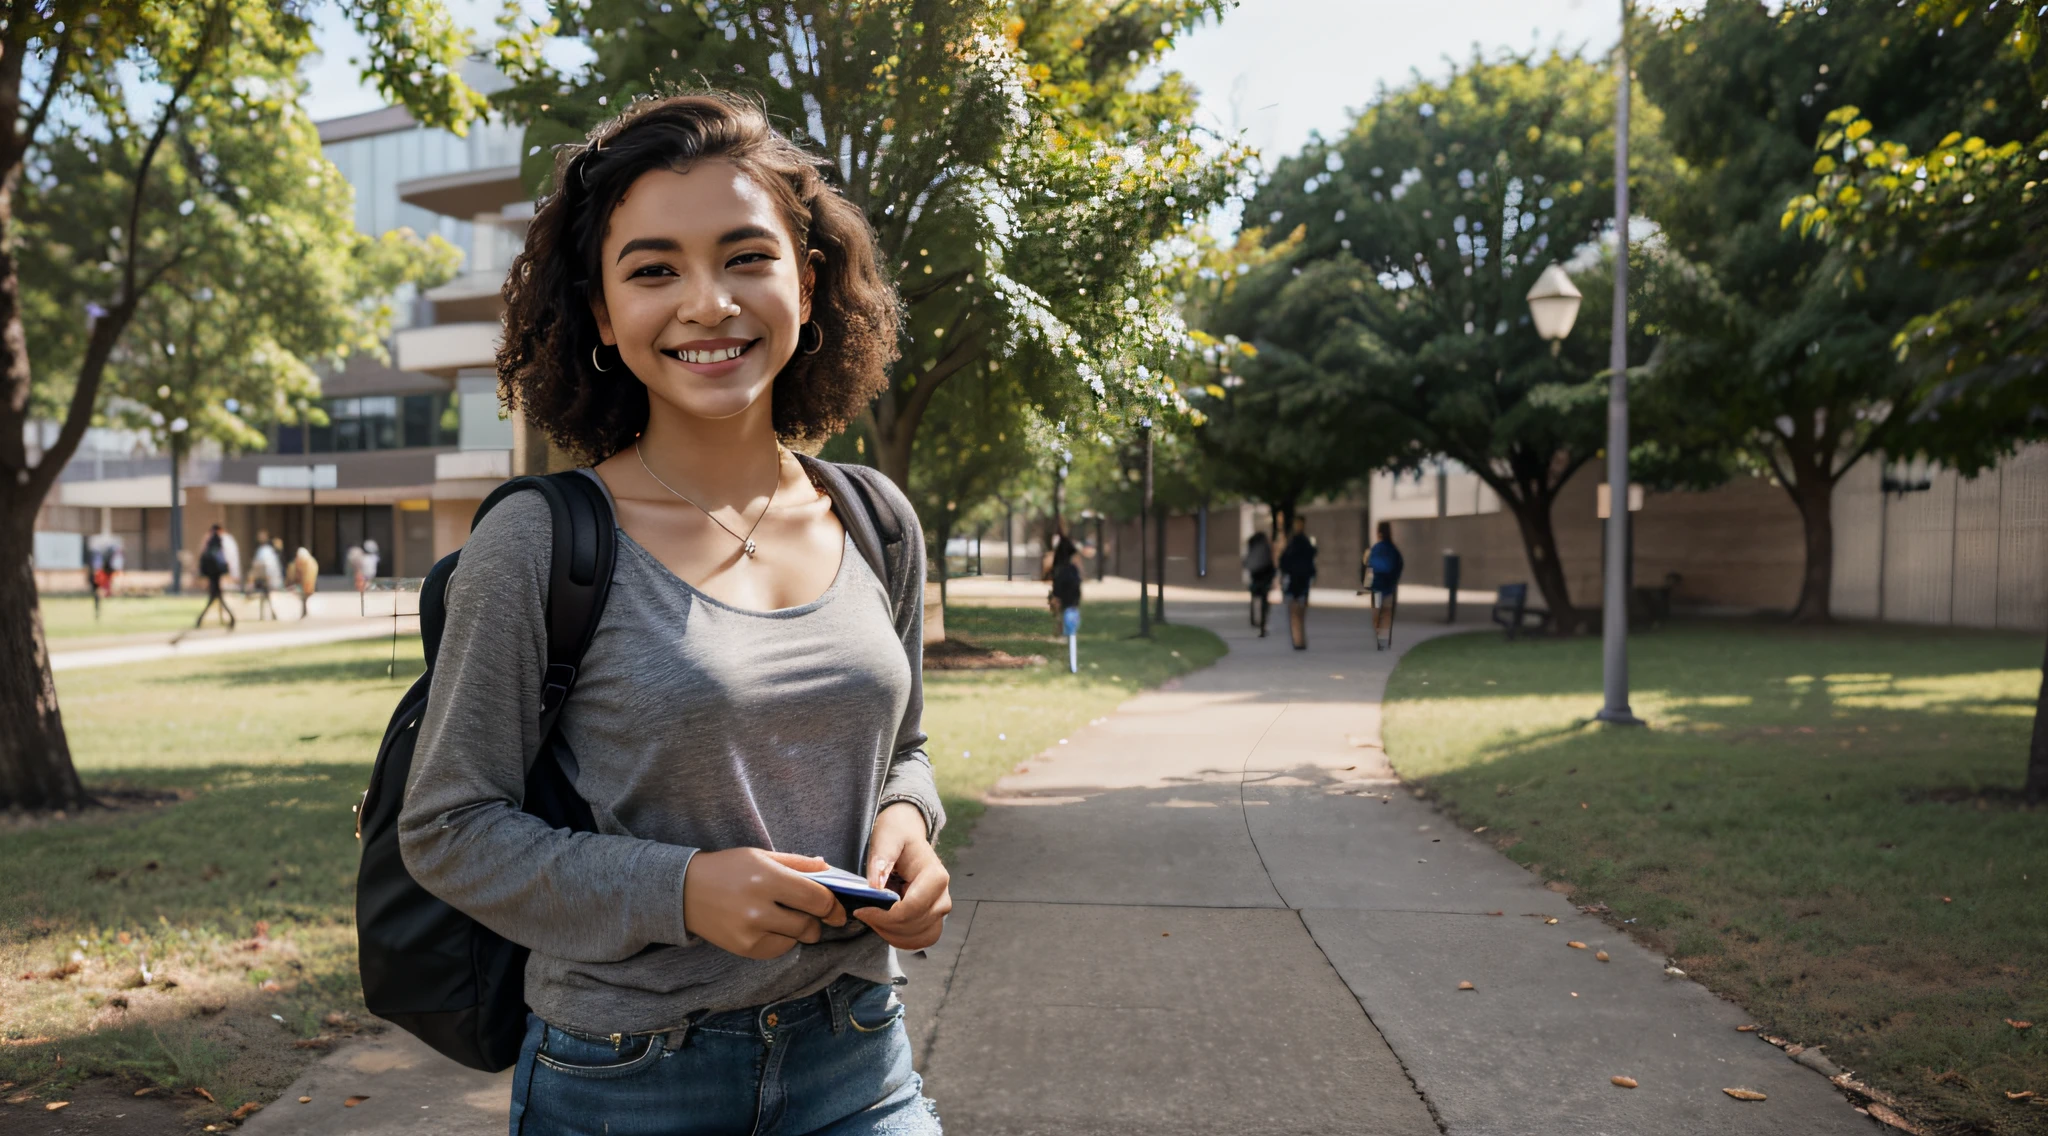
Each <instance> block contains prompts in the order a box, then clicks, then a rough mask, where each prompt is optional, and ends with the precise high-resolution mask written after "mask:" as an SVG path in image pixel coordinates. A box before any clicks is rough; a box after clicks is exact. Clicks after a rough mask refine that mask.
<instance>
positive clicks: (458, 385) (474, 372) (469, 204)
mask: <svg viewBox="0 0 2048 1136" xmlns="http://www.w3.org/2000/svg"><path fill="white" fill-rule="evenodd" d="M466 77H467V78H468V79H469V80H470V82H471V83H472V85H476V86H478V87H479V88H480V89H483V90H486V91H489V90H491V89H493V88H494V87H496V86H499V85H502V82H503V81H502V79H499V78H498V77H497V75H496V73H495V72H492V71H489V70H488V69H484V68H477V69H475V70H474V71H473V72H472V73H470V74H468V75H467V76H466ZM319 130H320V141H321V144H322V149H323V150H324V152H325V153H326V156H327V158H328V160H329V161H331V162H333V163H334V165H335V167H336V168H337V169H338V170H340V171H341V173H342V175H343V176H344V177H346V178H347V179H348V181H349V183H350V184H351V185H352V186H353V187H354V188H355V220H356V226H357V227H358V228H359V229H361V230H362V231H363V232H365V233H368V234H372V235H376V234H382V233H385V232H388V231H390V230H393V229H397V228H410V229H412V230H414V231H415V232H417V233H419V234H420V235H422V236H426V235H428V234H437V235H439V236H440V237H442V238H443V239H445V240H447V241H449V242H450V243H452V244H454V245H455V246H456V247H458V248H459V249H461V250H462V253H463V262H462V268H461V270H460V273H459V275H457V276H456V278H455V279H453V280H451V281H449V282H448V283H446V284H443V285H441V286H440V287H438V288H433V289H430V290H428V291H426V292H424V293H422V294H410V293H408V294H404V295H401V296H399V297H397V301H398V302H397V303H396V304H394V307H395V308H396V310H397V319H396V321H395V327H394V329H393V330H394V334H393V335H392V338H391V341H390V343H389V344H388V354H389V357H390V358H389V361H388V362H385V361H380V360H377V359H375V358H373V357H370V356H365V355H356V356H353V357H351V358H350V359H349V360H348V362H347V364H346V365H345V366H343V367H340V368H338V369H324V370H323V371H322V373H321V387H322V408H323V409H324V410H325V411H326V412H327V417H328V423H327V424H326V425H321V426H312V427H310V428H302V427H299V426H279V427H275V428H273V429H272V430H271V437H270V444H269V445H268V446H267V447H266V448H265V450H264V451H263V452H261V453H243V454H234V455H224V454H221V453H220V452H219V451H218V450H217V449H214V450H212V451H210V452H209V451H208V450H205V449H201V450H200V451H199V452H197V453H195V454H194V455H193V456H192V457H191V458H190V459H188V460H187V461H186V463H185V465H184V467H183V468H182V469H181V470H180V471H179V474H180V476H179V478H178V481H179V483H180V485H179V493H180V495H181V497H182V499H183V503H184V509H183V518H182V522H183V523H182V530H183V531H182V540H181V541H180V545H181V548H182V550H183V551H182V556H183V559H184V567H185V571H186V573H187V576H188V579H189V577H190V573H191V571H192V569H193V566H194V563H195V560H196V556H197V551H198V549H199V548H200V546H201V545H202V544H203V542H204V539H205V534H206V532H207V531H208V528H209V527H210V526H211V525H213V524H216V523H218V524H221V525H223V526H225V527H226V528H227V529H228V530H229V531H231V532H233V533H234V534H235V535H236V538H237V541H238V543H239V544H240V546H241V548H242V550H243V554H244V556H245V557H246V556H247V555H248V553H249V552H250V551H251V550H252V549H253V548H254V547H255V545H254V541H255V537H256V533H258V532H259V531H262V532H268V533H269V534H270V535H272V536H273V537H278V538H281V539H282V540H283V541H284V542H285V545H286V553H287V555H288V556H289V554H290V552H291V551H292V550H293V549H295V548H297V547H299V546H301V545H303V546H305V547H307V548H309V549H310V550H312V552H313V555H314V556H315V557H317V558H318V559H319V561H320V564H321V566H322V568H321V570H322V572H323V574H327V573H332V574H339V573H340V572H342V570H343V568H342V564H343V558H344V556H345V554H346V551H347V550H348V549H349V548H350V547H352V546H356V545H360V544H362V543H363V542H364V541H366V540H374V541H376V542H377V545H378V548H379V551H380V555H381V563H380V565H379V571H380V574H381V575H385V576H401V577H404V576H419V575H422V574H424V573H425V572H426V570H427V568H428V567H429V566H431V565H432V564H433V562H434V561H435V560H436V559H437V558H439V557H440V556H442V555H445V554H446V553H448V552H450V551H452V550H454V549H455V548H458V547H460V546H461V544H462V542H463V540H464V539H466V538H467V536H468V532H469V522H470V518H471V517H472V516H473V515H474V513H475V511H476V507H477V505H478V504H479V503H480V502H481V500H482V498H483V497H484V495H485V494H487V493H488V492H489V491H490V490H491V489H492V488H493V487H494V486H496V485H497V484H498V483H499V482H501V481H503V480H504V479H505V478H506V477H508V476H510V475H511V474H512V473H513V472H514V470H515V467H521V468H523V466H524V465H525V463H523V462H515V461H514V453H515V451H516V450H517V449H518V446H519V443H521V442H522V441H523V440H524V434H525V431H524V430H519V429H515V428H514V424H513V423H512V422H511V421H510V420H508V419H506V418H504V417H502V416H501V413H500V410H499V406H498V397H497V380H496V373H495V371H494V370H493V355H494V352H495V347H496V343H497V336H498V327H499V323H498V315H499V311H500V309H501V307H502V304H501V301H500V300H499V298H498V292H499V286H500V284H501V283H502V282H503V280H504V275H505V271H506V269H507V267H508V266H509V265H510V262H511V259H512V257H513V255H514V254H515V253H516V252H517V251H518V249H519V247H520V244H521V243H522V242H523V240H524V238H525V226H526V222H527V220H528V219H529V218H530V217H531V216H532V212H533V207H532V202H531V201H530V199H528V197H527V195H526V193H525V191H524V188H523V187H522V185H521V184H520V181H519V160H520V146H521V144H522V131H521V130H520V129H519V128H518V127H516V126H508V125H505V124H503V123H499V122H479V123H476V124H474V125H473V126H472V127H471V128H470V131H469V134H468V135H467V136H466V137H458V136H456V135H454V134H452V133H450V132H448V131H445V130H439V129H429V128H425V127H422V126H420V125H419V124H418V123H416V122H415V121H413V119H412V117H411V116H410V115H409V114H407V113H406V111H405V110H404V109H403V108H402V107H395V106H394V107H386V108H384V109H381V110H376V111H371V112H369V113H367V114H358V115H351V116H348V117H345V118H337V119H332V120H329V121H325V122H322V123H320V124H319ZM51 433H52V434H54V431H51ZM544 454H545V451H544V450H543V456H544ZM171 482H172V478H171V469H170V459H169V458H168V457H166V456H163V455H161V454H158V453H154V452H152V451H151V448H150V447H149V446H148V445H147V444H146V442H145V441H144V440H143V439H141V438H140V437H138V436H137V435H135V434H132V433H129V432H124V431H111V430H94V431H91V432H90V435H89V437H88V438H87V440H86V442H85V444H84V445H82V446H81V447H80V449H79V452H78V454H77V455H76V456H74V457H73V459H72V461H71V462H70V464H69V465H67V466H66V468H65V469H64V471H63V473H62V475H61V477H60V480H59V481H58V483H57V486H56V488H55V489H54V490H53V491H52V493H51V495H50V498H49V500H48V501H47V502H46V503H45V506H44V509H43V514H42V516H41V517H40V518H39V523H38V526H37V528H38V534H37V543H36V560H37V569H38V576H39V578H40V579H41V580H42V582H43V585H44V586H45V587H46V588H59V589H66V590H70V589H77V588H80V587H82V586H83V585H82V578H83V577H82V573H81V572H80V571H79V568H80V566H81V562H80V559H79V558H80V557H81V556H82V554H83V551H84V549H85V548H87V547H89V546H94V545H97V544H99V543H101V542H103V541H106V540H108V539H112V540H117V541H119V543H120V545H121V547H122V550H123V553H124V556H125V559H126V561H127V567H128V569H129V573H128V576H129V579H130V582H131V583H132V584H134V585H137V586H140V587H151V586H161V585H162V584H163V583H165V582H167V579H168V576H169V569H170V567H171V539H170V536H171V508H170V505H171V493H172V484H171Z"/></svg>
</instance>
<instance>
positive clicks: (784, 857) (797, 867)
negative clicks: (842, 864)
mask: <svg viewBox="0 0 2048 1136" xmlns="http://www.w3.org/2000/svg"><path fill="white" fill-rule="evenodd" d="M761 854H762V855H764V856H766V857H768V858H769V859H770V860H773V861H775V862H776V863H778V864H780V865H782V866H783V867H785V868H788V869H790V870H792V871H797V872H822V871H824V870H825V869H826V868H827V867H829V866H830V865H828V864H826V863H825V860H824V858H823V857H821V856H799V855H797V854H796V853H794V852H768V851H763V852H762V853H761Z"/></svg>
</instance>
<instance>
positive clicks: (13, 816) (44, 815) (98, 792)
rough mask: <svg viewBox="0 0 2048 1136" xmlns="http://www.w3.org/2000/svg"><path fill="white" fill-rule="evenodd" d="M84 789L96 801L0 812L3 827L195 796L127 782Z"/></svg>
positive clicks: (128, 810)
mask: <svg viewBox="0 0 2048 1136" xmlns="http://www.w3.org/2000/svg"><path fill="white" fill-rule="evenodd" d="M85 791H86V793H87V795H89V796H90V797H92V798H93V804H90V805H87V806H86V807H85V808H83V809H80V810H78V811H77V812H69V811H67V810H64V809H57V810H55V811H52V812H36V813H32V812H24V811H22V810H19V809H10V810H8V811H7V812H4V813H0V830H13V831H27V830H32V829H39V828H47V827H49V826H51V825H61V824H65V823H67V822H70V823H76V822H79V821H96V820H100V821H103V820H111V819H115V818H120V817H132V816H135V815H137V814H142V813H148V812H150V811H152V810H155V809H160V808H162V807H164V806H165V805H175V804H177V803H178V802H180V801H184V800H189V799H190V798H191V797H192V795H193V794H192V792H191V791H190V790H187V789H144V788H137V787H134V786H130V785H125V784H113V785H89V786H87V787H86V790H85Z"/></svg>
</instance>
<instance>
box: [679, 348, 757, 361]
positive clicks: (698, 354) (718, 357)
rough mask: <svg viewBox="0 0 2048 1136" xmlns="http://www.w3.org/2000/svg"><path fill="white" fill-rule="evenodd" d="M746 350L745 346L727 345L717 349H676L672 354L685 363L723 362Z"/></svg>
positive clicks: (738, 355)
mask: <svg viewBox="0 0 2048 1136" xmlns="http://www.w3.org/2000/svg"><path fill="white" fill-rule="evenodd" d="M746 350H747V349H746V348H745V347H727V348H724V349H722V350H719V351H676V352H673V354H674V355H675V357H676V358H678V359H681V360H682V361H683V362H685V363H723V362H725V361H726V360H727V359H737V358H739V357H740V356H741V355H744V354H745V353H746Z"/></svg>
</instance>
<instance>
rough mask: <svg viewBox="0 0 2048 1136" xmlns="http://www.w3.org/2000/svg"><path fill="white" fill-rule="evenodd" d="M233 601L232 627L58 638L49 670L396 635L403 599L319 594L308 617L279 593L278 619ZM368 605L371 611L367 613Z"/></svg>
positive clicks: (402, 630) (404, 622) (211, 622)
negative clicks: (397, 607)
mask: <svg viewBox="0 0 2048 1136" xmlns="http://www.w3.org/2000/svg"><path fill="white" fill-rule="evenodd" d="M229 602H230V603H231V604H232V605H233V606H234V610H235V614H236V616H237V617H239V621H238V622H237V624H236V629H235V630H233V631H228V630H226V629H224V628H222V627H221V626H220V624H219V622H218V621H217V620H215V619H213V618H208V620H207V621H206V625H205V626H203V627H197V628H191V627H187V628H181V629H179V630H177V631H150V632H140V633H137V634H133V635H102V636H91V637H88V638H83V639H72V640H64V639H58V640H54V641H52V642H51V643H50V645H49V646H50V669H51V670H52V671H69V670H79V669H82V668H85V667H108V666H118V665H120V664H122V663H147V662H154V661H156V660H159V659H177V658H189V657H193V656H200V655H227V654H237V653H240V652H244V651H275V650H282V649H284V648H287V647H306V646H311V645H313V644H316V643H339V642H343V641H345V640H350V639H375V638H378V637H379V636H389V635H390V634H391V633H392V629H393V616H392V614H391V613H392V610H393V604H394V603H396V602H401V601H400V598H399V597H397V596H394V595H393V594H392V593H389V592H384V593H371V595H370V596H369V597H368V598H367V600H365V598H364V597H361V596H358V595H357V594H356V593H355V592H353V591H346V592H336V593H334V594H332V595H315V596H314V597H313V603H312V607H311V610H310V612H309V618H306V619H300V618H299V601H298V597H297V596H296V595H288V594H285V593H283V592H279V593H277V594H276V598H275V599H274V601H273V602H274V604H275V606H276V609H277V613H278V615H279V616H280V618H278V619H274V620H271V619H263V620H259V619H255V618H253V615H254V613H255V611H256V605H255V602H254V601H253V600H244V599H243V598H242V597H240V596H231V597H230V600H229ZM402 602H403V603H404V604H405V607H404V609H403V610H405V611H408V612H411V611H415V610H416V608H415V607H414V606H413V605H414V604H415V603H416V602H417V598H416V597H415V596H412V595H410V594H407V595H405V596H404V597H403V599H402ZM366 609H367V610H368V612H369V613H370V614H367V615H366V614H364V611H365V610H366ZM380 613H381V614H380ZM396 621H397V631H398V634H400V635H412V634H416V633H417V632H418V631H419V629H420V621H419V616H418V615H417V614H409V615H399V616H397V617H396Z"/></svg>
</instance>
